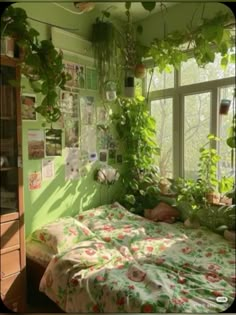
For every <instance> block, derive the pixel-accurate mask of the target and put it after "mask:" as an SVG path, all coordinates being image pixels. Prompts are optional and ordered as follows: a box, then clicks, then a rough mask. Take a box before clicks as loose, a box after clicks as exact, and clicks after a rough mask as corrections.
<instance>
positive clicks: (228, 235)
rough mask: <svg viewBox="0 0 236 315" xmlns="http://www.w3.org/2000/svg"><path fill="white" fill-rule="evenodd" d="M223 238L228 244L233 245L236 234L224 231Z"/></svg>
mask: <svg viewBox="0 0 236 315" xmlns="http://www.w3.org/2000/svg"><path fill="white" fill-rule="evenodd" d="M224 238H225V239H226V240H228V241H230V242H233V243H235V241H236V233H235V231H229V230H225V231H224Z"/></svg>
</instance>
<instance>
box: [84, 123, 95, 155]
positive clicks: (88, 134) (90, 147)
mask: <svg viewBox="0 0 236 315" xmlns="http://www.w3.org/2000/svg"><path fill="white" fill-rule="evenodd" d="M96 140H97V135H96V126H95V125H93V126H91V125H82V126H81V148H82V149H85V150H87V151H88V152H95V151H96V149H97V141H96Z"/></svg>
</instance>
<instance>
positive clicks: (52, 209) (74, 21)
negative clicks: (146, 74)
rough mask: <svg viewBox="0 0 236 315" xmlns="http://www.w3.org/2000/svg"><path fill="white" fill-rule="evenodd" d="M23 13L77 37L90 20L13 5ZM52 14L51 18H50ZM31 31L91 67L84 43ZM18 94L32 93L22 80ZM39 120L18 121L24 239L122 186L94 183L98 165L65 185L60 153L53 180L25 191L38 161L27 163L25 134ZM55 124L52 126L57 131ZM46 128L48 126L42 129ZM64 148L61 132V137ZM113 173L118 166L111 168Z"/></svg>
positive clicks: (50, 8)
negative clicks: (74, 30) (74, 32)
mask: <svg viewBox="0 0 236 315" xmlns="http://www.w3.org/2000/svg"><path fill="white" fill-rule="evenodd" d="M15 5H16V6H18V7H22V8H23V9H25V10H26V13H27V15H28V16H29V17H32V18H34V19H38V20H43V21H45V22H50V23H52V24H55V25H63V26H66V27H69V28H75V27H80V28H81V35H84V36H85V35H86V36H87V35H88V28H86V27H85V29H83V23H82V21H83V19H84V18H91V16H90V15H86V16H79V17H78V15H77V16H74V15H71V14H68V15H67V14H66V12H65V11H64V10H61V9H60V8H58V7H56V6H55V5H53V4H52V3H48V4H46V3H36V4H35V3H34V4H33V3H21V4H15ZM52 12H53V14H52ZM30 23H31V25H32V27H34V28H35V29H37V30H38V31H39V32H40V39H41V40H42V39H46V38H47V39H48V38H51V35H52V33H53V38H52V39H53V42H54V45H55V47H57V48H63V49H66V50H67V51H69V52H70V51H71V52H75V53H78V54H70V53H67V52H65V54H64V56H65V59H66V60H68V61H72V62H77V63H81V64H83V65H86V66H91V67H93V66H94V64H93V59H91V58H90V57H91V56H92V53H91V52H92V51H91V47H89V43H88V42H87V41H84V40H82V39H81V40H78V38H77V37H76V36H73V35H72V36H68V34H67V33H66V32H65V33H63V32H62V33H61V34H60V32H59V34H58V33H57V30H58V29H57V30H56V31H55V30H54V31H55V32H51V28H50V27H49V26H46V25H45V24H42V23H39V22H35V21H32V20H30ZM22 86H23V88H22V92H25V93H32V91H31V90H30V87H29V85H28V83H27V80H26V79H25V78H22ZM80 95H81V96H83V95H86V96H94V97H95V104H96V105H97V106H101V101H100V99H99V96H98V93H97V92H96V91H88V90H80ZM40 99H41V95H40V94H37V101H40ZM42 122H43V119H42V117H40V115H38V116H37V121H22V127H23V128H22V130H23V179H24V207H25V230H26V236H28V235H29V234H30V233H31V231H33V230H34V229H36V228H37V227H39V226H40V225H42V224H45V223H47V222H50V221H52V220H53V219H55V218H57V217H60V216H65V215H75V214H76V213H78V212H81V211H83V210H87V209H90V208H92V207H95V206H98V205H101V204H104V203H110V202H112V201H115V200H118V199H119V197H120V196H121V194H122V186H121V184H120V182H119V181H118V182H117V183H116V184H114V185H112V186H110V187H107V186H106V185H101V184H98V183H97V182H95V180H94V171H95V169H97V168H98V167H99V166H100V164H99V162H95V163H93V164H91V165H89V166H88V175H87V176H85V177H83V178H82V179H81V180H74V181H65V167H64V155H65V149H63V152H62V156H58V157H54V158H53V159H54V163H55V178H54V179H52V180H47V181H42V186H41V188H40V189H37V190H33V191H30V190H29V188H28V176H29V174H30V173H31V172H35V171H40V170H41V163H42V160H41V159H39V160H29V159H28V139H27V133H28V130H29V129H41V130H42V129H43V127H42ZM57 126H58V125H57V124H55V125H53V127H54V128H57ZM47 127H50V126H49V125H48V126H46V128H47ZM62 141H63V143H62V144H63V148H64V132H63V134H62ZM114 166H115V167H116V168H117V169H119V168H120V166H119V165H114Z"/></svg>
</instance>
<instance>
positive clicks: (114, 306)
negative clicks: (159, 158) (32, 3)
mask: <svg viewBox="0 0 236 315" xmlns="http://www.w3.org/2000/svg"><path fill="white" fill-rule="evenodd" d="M76 219H77V220H79V221H80V222H81V223H82V224H84V225H85V226H86V227H88V228H89V229H90V230H91V231H92V232H93V233H94V237H93V238H90V239H88V240H82V241H81V242H78V243H77V244H74V243H73V244H71V246H70V244H69V243H68V246H67V250H65V251H64V252H62V253H59V254H57V255H55V256H54V257H53V259H52V260H51V261H50V263H49V265H48V267H47V269H46V271H45V274H44V276H43V278H42V280H41V283H40V290H41V291H42V292H44V293H45V294H46V295H48V296H49V297H50V298H51V299H52V300H53V301H54V302H56V303H57V304H58V305H59V306H60V307H61V308H62V309H63V310H64V311H66V312H77V313H78V312H84V313H87V312H133V313H134V312H136V313H138V312H146V313H151V312H156V313H216V312H221V311H224V310H226V309H228V307H229V306H230V305H231V304H232V303H233V300H234V298H235V249H234V248H232V246H231V245H230V244H229V243H228V242H227V241H226V240H225V239H224V238H223V237H221V236H220V235H218V234H215V233H213V232H211V231H209V230H208V229H207V228H204V227H201V228H199V229H186V228H184V226H183V224H182V223H180V222H178V223H175V224H167V223H154V222H152V221H149V220H147V219H144V218H142V217H140V216H136V215H134V214H132V213H129V212H128V211H127V210H125V209H124V208H122V207H121V206H119V205H118V204H115V205H112V206H102V207H99V208H96V209H92V210H88V211H86V212H84V213H83V214H82V215H78V216H77V218H76ZM222 296H223V297H224V298H226V299H225V300H227V301H224V302H223V303H222V302H219V297H222ZM217 300H218V302H217Z"/></svg>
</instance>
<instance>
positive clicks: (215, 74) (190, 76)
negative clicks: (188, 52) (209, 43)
mask: <svg viewBox="0 0 236 315" xmlns="http://www.w3.org/2000/svg"><path fill="white" fill-rule="evenodd" d="M220 62H221V56H220V54H216V58H215V60H214V62H213V63H209V64H207V65H206V67H205V68H200V67H198V65H197V62H196V60H195V59H194V58H190V59H189V60H188V61H186V62H183V63H182V65H181V76H180V78H181V80H180V81H181V83H180V84H181V85H189V84H194V83H199V82H206V81H210V80H218V79H223V78H228V77H234V76H235V63H230V64H228V66H227V68H226V69H225V70H224V69H223V68H222V67H221V65H220Z"/></svg>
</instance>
